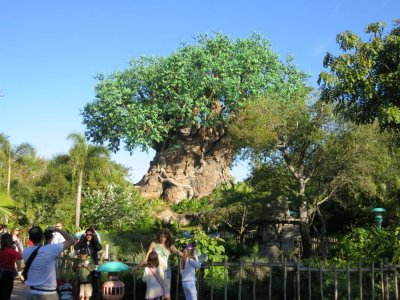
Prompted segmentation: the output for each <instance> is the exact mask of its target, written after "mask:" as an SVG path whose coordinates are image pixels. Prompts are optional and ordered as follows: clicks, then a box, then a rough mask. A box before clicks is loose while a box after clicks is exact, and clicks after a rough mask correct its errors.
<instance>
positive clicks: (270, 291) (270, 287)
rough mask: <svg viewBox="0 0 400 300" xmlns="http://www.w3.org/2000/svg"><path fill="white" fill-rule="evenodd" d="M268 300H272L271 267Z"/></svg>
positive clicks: (270, 270)
mask: <svg viewBox="0 0 400 300" xmlns="http://www.w3.org/2000/svg"><path fill="white" fill-rule="evenodd" d="M268 300H272V265H271V267H270V269H269V287H268Z"/></svg>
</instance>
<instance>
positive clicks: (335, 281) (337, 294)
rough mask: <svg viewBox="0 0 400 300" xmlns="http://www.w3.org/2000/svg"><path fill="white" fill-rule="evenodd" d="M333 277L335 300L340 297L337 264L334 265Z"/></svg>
mask: <svg viewBox="0 0 400 300" xmlns="http://www.w3.org/2000/svg"><path fill="white" fill-rule="evenodd" d="M333 277H334V279H333V280H334V284H333V285H334V288H335V300H338V299H339V293H338V281H337V270H336V265H334V266H333Z"/></svg>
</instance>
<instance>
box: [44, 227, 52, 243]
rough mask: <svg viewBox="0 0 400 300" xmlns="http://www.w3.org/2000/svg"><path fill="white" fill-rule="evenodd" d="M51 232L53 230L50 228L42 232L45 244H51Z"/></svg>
mask: <svg viewBox="0 0 400 300" xmlns="http://www.w3.org/2000/svg"><path fill="white" fill-rule="evenodd" d="M53 232H54V230H52V229H50V228H46V230H45V231H44V232H43V237H44V242H45V244H51V240H52V239H53Z"/></svg>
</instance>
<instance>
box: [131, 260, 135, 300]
mask: <svg viewBox="0 0 400 300" xmlns="http://www.w3.org/2000/svg"><path fill="white" fill-rule="evenodd" d="M132 279H133V300H136V266H135V264H134V265H133V272H132Z"/></svg>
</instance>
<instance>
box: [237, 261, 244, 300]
mask: <svg viewBox="0 0 400 300" xmlns="http://www.w3.org/2000/svg"><path fill="white" fill-rule="evenodd" d="M242 276H243V262H242V261H241V260H240V261H239V291H238V300H242Z"/></svg>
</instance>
